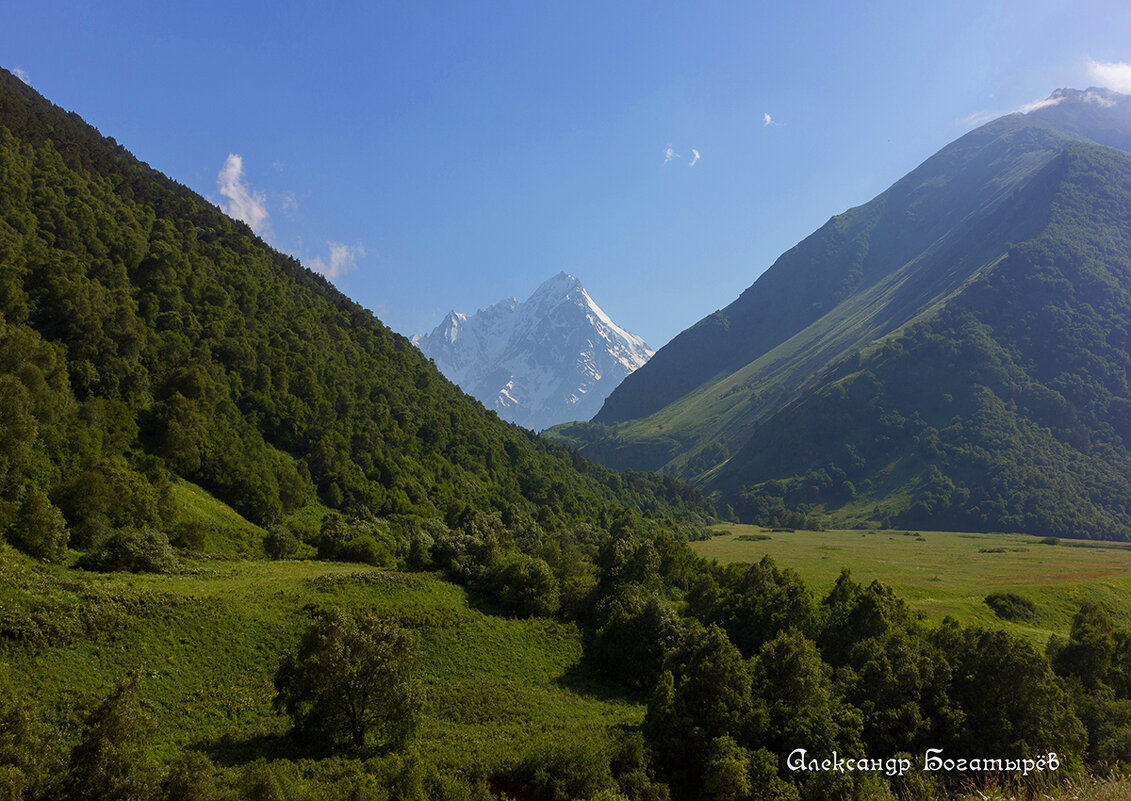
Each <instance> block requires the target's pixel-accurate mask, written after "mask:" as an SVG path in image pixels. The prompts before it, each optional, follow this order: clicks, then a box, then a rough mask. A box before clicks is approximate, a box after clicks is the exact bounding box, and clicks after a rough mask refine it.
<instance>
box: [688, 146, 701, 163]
mask: <svg viewBox="0 0 1131 801" xmlns="http://www.w3.org/2000/svg"><path fill="white" fill-rule="evenodd" d="M697 161H699V151H698V150H696V149H695V148H691V161H689V162H687V166H688V167H694V166H695V162H697Z"/></svg>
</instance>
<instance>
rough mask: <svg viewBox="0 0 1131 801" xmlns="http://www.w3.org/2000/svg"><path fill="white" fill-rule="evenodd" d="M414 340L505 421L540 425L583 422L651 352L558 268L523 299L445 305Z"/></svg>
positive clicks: (466, 390)
mask: <svg viewBox="0 0 1131 801" xmlns="http://www.w3.org/2000/svg"><path fill="white" fill-rule="evenodd" d="M413 342H414V343H415V344H416V345H417V346H418V347H419V348H420V349H421V350H422V351H423V352H424V355H426V356H428V357H429V358H431V359H432V360H433V361H434V362H435V363H436V366H437V367H438V368H440V371H441V372H442V373H443V374H444V375H445V376H447V377H448V378H449V379H451V380H452V381H454V382H455V383H456V384H458V385H459V386H460V387H462V388H463V390H464V391H465V392H467V393H468V394H470V395H473V396H474V397H476V398H478V399H479V400H480V401H481V402H482V403H483V405H485V406H486V407H487V408H488V409H494V410H495V411H496V412H497V413H498V414H499V416H500V417H502V418H503V419H504V420H509V421H511V422H512V423H517V424H518V425H521V426H525V427H526V428H530V429H533V430H535V431H541V430H542V429H544V428H548V427H550V426H552V425H554V424H555V423H562V422H565V421H568V420H588V419H589V418H590V417H592V416H593V415H594V414H596V412H597V410H598V409H600V408H601V404H602V403H604V401H605V398H607V397H608V395H609V393H610V392H612V391H613V390H614V389H615V388H616V386H617V385H618V384H619V383H620V382H621V381H623V380H624V377H625V376H627V375H628V374H629V373H631V372H633V371H634V370H636V369H637V368H639V367H640V366H641V365H643V364H644V363H645V362H646V361H648V359H649V358H650V357H651V356H652V353H653V351H652V350H651V349H650V348H649V347H648V346H647V345H646V344H644V340H642V339H641V338H640V337H638V336H636V335H634V334H630V333H628V332H627V331H625V330H624V329H623V328H621V327H620V326H618V325H617V324H616V323H614V322H613V321H612V320H611V319H609V316H608V315H607V314H605V313H604V312H603V311H601V307H600V306H598V305H597V303H596V302H595V301H594V300H593V298H592V297H590V296H589V293H588V292H586V291H585V287H583V286H582V285H581V282H580V281H578V280H577V279H576V278H574V277H573V276H572V275H569V274H567V273H564V272H563V273H558V274H557V275H555V276H554V277H553V278H551V279H549V280H548V281H546V282H545V283H543V284H542V285H541V286H540V287H538V289H536V290H535V291H534V294H533V295H531V296H530V297H529V298H528V299H527V300H526V301H525V302H523V303H519V302H518V301H517V300H515V299H514V298H508V299H507V300H503V301H500V302H499V303H496V304H495V305H494V306H489V307H488V308H486V309H480V310H479V311H477V312H476V313H475V314H472V315H466V314H460V313H459V312H456V311H452V312H451V313H449V314H448V316H447V317H445V318H444V320H443V322H441V323H440V324H439V325H438V326H436V328H435V330H433V331H432V333H431V334H429V335H427V336H423V337H421V336H418V337H414V338H413Z"/></svg>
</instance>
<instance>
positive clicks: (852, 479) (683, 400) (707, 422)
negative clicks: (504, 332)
mask: <svg viewBox="0 0 1131 801" xmlns="http://www.w3.org/2000/svg"><path fill="white" fill-rule="evenodd" d="M1056 98H1060V100H1059V102H1057V103H1056V104H1054V105H1051V106H1049V107H1047V108H1046V109H1042V110H1041V111H1040V112H1034V113H1032V114H1029V115H1020V114H1017V115H1010V116H1008V117H1004V118H1002V119H1000V120H997V121H995V122H993V123H990V124H988V125H986V126H984V127H982V128H980V129H978V130H977V131H974V132H972V133H970V134H968V135H966V136H965V137H963V138H961V139H959V140H958V141H956V142H955V143H953V144H952V145H950V146H948V147H947V148H944V149H943V150H942V151H940V152H939V153H938V154H936V155H935V156H933V157H932V158H931V159H929V160H928V161H927V162H925V163H924V164H923V165H922V166H921V167H919V168H918V169H917V170H915V171H913V172H912V173H910V174H909V175H908V176H907V177H906V178H904V179H903V180H901V181H900V182H898V183H897V184H895V185H894V186H893V187H892V188H891V189H889V190H888V191H887V192H885V193H883V194H882V195H880V196H879V197H877V198H876V199H875V200H873V201H872V202H870V203H868V204H866V205H865V206H861V207H859V208H857V209H853V210H851V211H849V212H846V213H845V214H843V215H840V216H839V217H836V218H834V219H833V220H831V221H830V222H829V223H828V224H827V225H826V226H824V227H823V228H822V229H820V230H819V231H818V232H817V233H815V234H814V235H813V236H811V237H809V238H808V239H806V240H805V241H804V242H802V243H801V244H799V245H798V246H797V247H796V248H794V249H793V250H791V251H790V252H789V253H787V254H785V255H784V256H782V258H781V259H779V260H778V262H777V263H776V264H775V265H774V267H772V268H771V269H770V270H768V271H767V272H766V274H765V275H763V276H762V277H761V278H759V279H758V281H757V282H756V283H755V284H754V285H753V286H752V287H751V288H750V289H748V290H747V291H746V292H745V293H743V295H742V297H740V298H739V299H738V300H737V301H735V303H733V304H732V305H731V306H729V307H728V308H727V309H725V310H723V311H721V312H718V313H716V315H713V316H712V317H710V318H707V319H706V320H704V321H702V322H700V323H699V324H697V325H696V326H694V327H693V328H691V329H689V330H688V331H687V332H685V333H684V334H682V335H680V337H677V338H676V340H673V342H672V343H671V344H670V345H669V346H667V347H665V348H663V349H661V350H660V351H659V352H658V353H657V354H656V356H655V357H653V359H652V360H650V362H649V363H648V364H647V365H645V366H644V367H643V368H641V369H640V370H639V371H637V372H636V373H634V374H633V375H632V376H630V377H629V378H628V379H626V381H625V382H624V383H623V384H622V385H621V387H620V388H618V390H617V391H616V392H615V393H614V394H613V396H611V397H610V398H609V401H608V402H607V403H606V405H605V407H604V408H603V409H602V411H601V413H600V414H599V415H598V416H597V417H596V418H595V420H594V423H593V424H588V425H586V424H577V425H574V426H567V427H561V428H559V429H556V430H555V432H554V433H555V434H556V435H557V436H558V438H559V439H561V440H562V441H566V442H570V443H571V444H573V445H575V446H581V447H582V452H583V453H584V454H586V455H589V456H592V457H594V458H597V459H599V460H601V461H603V462H605V463H608V464H614V465H617V466H620V467H626V466H632V467H636V468H641V467H647V468H649V469H660V468H663V469H665V470H668V471H670V472H673V473H674V474H676V475H679V476H681V477H683V478H686V479H689V480H692V481H693V482H694V483H696V484H697V485H698V486H700V487H701V488H703V489H705V490H706V491H709V492H717V493H718V496H717V498H718V501H719V505H720V507H725V506H726V505H730V506H731V507H732V509H733V511H734V512H735V513H736V514H737V515H738V516H739V517H740V518H742V519H744V520H759V521H763V522H772V521H775V520H776V521H778V522H786V521H790V522H794V523H796V522H799V521H801V520H804V519H805V518H806V517H808V516H810V515H811V514H812V513H813V512H823V513H826V514H827V513H832V514H833V519H835V520H839V521H840V522H842V523H860V524H869V525H870V524H877V523H884V522H888V523H892V524H897V525H904V526H924V527H933V528H950V529H955V528H957V529H978V530H995V529H996V530H1020V531H1029V532H1032V533H1047V534H1057V535H1068V536H1089V537H1114V538H1120V539H1122V538H1126V537H1127V536H1128V535H1129V534H1131V487H1129V486H1128V482H1126V480H1125V479H1124V478H1122V477H1123V476H1126V475H1127V469H1128V466H1131V432H1129V430H1128V427H1127V426H1128V425H1129V422H1128V421H1129V420H1131V415H1129V414H1128V411H1129V410H1131V405H1129V404H1131V388H1129V385H1128V379H1127V375H1128V367H1129V366H1131V364H1129V363H1131V355H1129V351H1131V338H1129V328H1128V324H1129V323H1128V321H1129V319H1131V260H1129V256H1128V253H1129V251H1128V235H1129V231H1131V195H1129V176H1131V171H1129V165H1131V161H1129V158H1128V156H1127V154H1125V153H1123V152H1120V151H1117V150H1113V149H1109V148H1107V147H1099V146H1096V145H1095V144H1092V143H1090V142H1089V141H1086V135H1087V134H1088V133H1090V132H1094V133H1095V136H1096V138H1097V139H1102V140H1103V141H1106V142H1110V143H1112V144H1117V145H1121V146H1122V145H1125V144H1126V142H1127V141H1131V98H1127V97H1124V96H1121V95H1115V94H1113V93H1107V92H1104V91H1102V90H1088V91H1087V92H1070V91H1063V92H1059V93H1058V94H1057V95H1054V99H1056ZM1120 131H1122V132H1123V133H1122V134H1120V133H1119V132H1120ZM652 384H655V387H653V386H652ZM661 387H668V388H670V389H667V390H662V389H659V388H661Z"/></svg>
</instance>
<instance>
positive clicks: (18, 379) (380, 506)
mask: <svg viewBox="0 0 1131 801" xmlns="http://www.w3.org/2000/svg"><path fill="white" fill-rule="evenodd" d="M1115 244H1116V245H1118V243H1115ZM1038 256H1039V254H1033V258H1037V257H1038ZM1085 266H1086V265H1085ZM1093 302H1094V301H1093ZM1034 347H1040V343H1035V344H1034ZM1101 367H1102V365H1097V367H1096V369H1097V370H1101ZM1100 402H1108V403H1110V402H1111V401H1110V399H1108V398H1106V397H1101V398H1099V399H1098V400H1097V403H1100ZM0 423H2V426H0V532H3V539H4V540H5V542H3V543H0V796H2V797H4V798H10V799H35V800H36V801H40V800H43V801H47V800H48V799H62V798H66V799H86V798H90V799H138V800H142V799H169V800H170V801H172V800H173V799H180V800H182V801H183V800H185V799H198V800H202V799H236V798H246V799H253V800H254V801H259V800H260V799H264V800H267V799H271V800H275V799H308V798H309V799H314V798H330V799H355V800H359V799H365V800H367V801H368V800H370V799H372V800H373V801H379V800H380V799H414V800H415V799H453V801H454V800H455V799H488V798H511V799H538V800H539V801H542V800H544V801H561V800H564V799H572V798H577V799H604V801H617V799H631V800H632V801H663V799H676V800H677V801H682V800H683V799H781V800H782V801H786V800H789V799H806V801H809V800H810V799H811V800H812V801H816V800H817V799H827V798H838V797H839V798H858V799H866V798H891V797H893V794H897V795H898V796H899V797H904V798H916V799H928V798H934V797H936V796H937V795H939V794H947V793H952V792H957V791H958V790H959V789H961V788H962V787H963V786H965V784H964V783H965V782H967V781H969V777H970V774H969V773H968V772H965V773H964V772H961V771H960V772H952V771H948V770H946V769H944V770H933V771H932V770H924V769H923V768H922V755H923V753H924V750H925V749H928V748H937V749H943V753H944V754H946V755H947V756H948V757H950V756H953V757H964V758H979V759H983V758H993V759H1001V760H1009V761H1010V764H1015V765H1016V766H1017V769H1016V770H1013V769H1009V768H1005V769H1002V770H998V771H997V772H991V773H987V772H986V771H976V773H977V774H978V777H979V778H985V779H987V780H989V781H991V782H993V781H1000V782H1004V783H1008V784H1010V785H1020V786H1025V787H1028V788H1030V789H1041V788H1047V787H1051V786H1052V785H1053V784H1058V783H1060V782H1062V781H1065V780H1070V781H1081V782H1083V781H1086V780H1087V778H1088V776H1089V773H1088V771H1091V772H1092V773H1091V775H1093V776H1095V775H1100V774H1103V773H1106V772H1107V771H1108V770H1110V769H1113V768H1116V769H1117V768H1119V767H1126V766H1128V765H1129V764H1131V632H1128V631H1127V630H1126V629H1124V628H1121V627H1120V626H1118V625H1116V623H1115V622H1113V620H1112V615H1111V614H1110V611H1109V610H1106V609H1104V608H1102V607H1100V606H1096V605H1084V606H1082V607H1081V608H1080V610H1079V613H1078V614H1077V615H1076V618H1075V621H1074V623H1073V625H1072V628H1071V631H1070V632H1069V633H1068V636H1067V637H1065V638H1060V639H1054V640H1053V641H1052V642H1049V643H1048V645H1047V649H1045V650H1044V651H1043V652H1042V650H1041V649H1039V648H1037V647H1034V646H1033V645H1031V644H1029V643H1028V642H1026V641H1024V640H1021V639H1018V638H1017V637H1015V636H1012V635H1010V634H1008V633H1006V632H1004V631H998V630H987V629H982V628H978V627H975V626H964V625H962V624H960V623H959V622H957V621H954V620H946V621H944V622H942V623H941V624H930V623H928V622H926V621H925V620H923V619H921V618H920V617H919V616H918V615H916V614H914V613H913V612H912V611H911V610H910V608H909V607H908V606H907V605H906V604H905V603H904V602H903V601H901V600H899V599H898V598H897V597H896V596H895V595H894V593H893V592H892V591H891V590H890V589H888V588H886V587H884V586H882V585H880V584H878V583H873V584H870V585H867V586H863V585H861V584H859V583H857V582H855V581H854V580H853V579H852V578H851V576H850V575H849V574H848V573H847V572H846V573H844V574H842V575H841V577H840V579H839V580H838V581H837V582H836V584H835V586H834V587H833V588H832V590H831V591H830V592H828V593H825V594H823V595H818V594H815V593H814V592H813V591H812V589H811V588H809V587H807V586H805V584H804V583H803V582H802V581H801V580H800V579H799V578H798V576H797V575H796V574H795V573H794V572H792V571H791V570H789V569H782V568H779V567H778V566H777V565H775V564H774V563H773V562H772V561H770V560H768V559H765V560H763V561H761V562H760V563H758V564H755V565H736V566H728V567H720V566H718V565H716V564H714V563H709V562H706V561H704V560H702V559H700V558H699V557H697V556H695V555H694V553H693V552H692V550H691V549H690V547H689V546H688V544H687V540H688V539H689V538H692V537H698V536H705V535H706V532H705V529H704V523H705V522H708V521H709V520H710V515H709V510H708V507H707V506H706V504H705V502H704V500H703V499H702V498H701V496H699V495H698V494H697V493H696V492H695V491H693V490H690V489H688V488H687V487H686V486H684V485H682V484H680V483H679V482H677V481H675V480H674V479H672V478H670V477H664V476H657V475H650V474H634V473H625V474H618V473H615V472H613V471H611V470H608V469H606V468H602V467H597V466H594V465H592V464H590V463H588V462H586V461H585V460H584V459H582V458H580V457H579V456H577V455H576V454H574V453H572V452H571V451H569V450H567V449H565V448H563V447H560V446H557V445H552V444H549V443H546V442H543V441H542V440H539V439H538V438H537V437H535V436H534V435H533V434H531V433H530V432H527V431H524V430H522V429H519V428H516V427H514V426H510V425H506V424H504V423H501V422H500V421H498V420H497V419H496V418H495V417H494V416H493V415H491V414H489V413H487V412H486V411H484V410H483V408H482V407H481V406H479V405H478V404H477V403H475V402H474V401H473V400H471V399H470V398H468V397H467V396H465V395H463V394H462V393H461V392H459V391H458V390H457V389H456V388H455V387H453V386H452V385H451V384H450V383H448V382H447V381H445V380H444V379H443V378H442V377H441V376H440V375H439V374H438V373H437V372H436V370H435V369H434V367H432V365H430V364H429V363H428V362H427V361H426V360H425V359H424V358H423V357H422V356H421V355H420V354H419V352H418V351H416V350H415V349H414V348H413V347H412V346H411V345H410V344H409V343H408V342H407V340H405V339H403V338H402V337H399V336H397V335H395V334H393V333H391V332H390V331H388V330H387V329H386V328H385V327H384V326H382V325H381V323H380V322H378V321H377V320H376V319H375V318H373V316H372V315H370V314H369V313H368V312H366V311H365V310H364V309H361V308H360V307H358V306H356V305H355V304H353V303H351V302H350V301H349V300H348V299H346V298H344V297H343V296H341V295H340V294H339V293H338V292H336V291H335V290H334V289H333V288H332V287H331V286H330V285H328V284H327V283H326V282H324V281H323V280H321V279H320V278H318V277H317V276H315V275H313V274H312V273H310V272H308V271H306V270H305V269H304V268H302V267H301V265H299V264H298V263H297V262H295V261H293V260H291V259H289V258H287V257H285V256H281V255H280V254H277V253H275V252H273V251H271V250H270V249H269V248H267V247H266V246H265V245H264V244H263V243H262V242H259V241H258V240H256V239H255V237H254V236H252V235H251V233H250V231H248V230H247V229H246V228H245V227H244V226H242V225H240V224H238V223H234V222H232V221H231V220H229V219H227V218H226V217H224V216H223V215H222V214H220V212H219V211H218V210H217V209H215V208H214V207H212V206H211V205H209V204H207V203H206V202H205V201H203V200H202V199H201V198H199V197H197V196H195V195H193V194H192V193H191V192H189V191H188V190H186V189H184V188H183V187H179V186H177V185H176V184H174V183H173V182H171V181H169V180H168V179H165V178H163V177H161V176H160V175H158V174H156V173H155V172H153V171H151V170H149V169H148V168H146V167H145V166H144V165H141V164H139V163H137V162H136V161H135V160H133V159H132V157H130V156H129V155H128V154H127V153H126V152H125V151H124V150H122V149H121V148H119V147H117V146H116V145H114V143H113V142H111V141H109V140H105V139H102V138H101V137H100V136H99V135H97V133H96V132H95V131H93V130H92V129H90V128H89V127H88V126H86V125H85V124H84V123H83V122H82V121H81V120H79V119H78V118H77V117H75V116H73V115H69V114H67V113H65V112H63V111H62V110H60V109H57V108H54V107H52V106H51V105H50V104H48V103H47V102H46V101H44V100H43V99H42V98H39V97H38V96H37V95H35V93H34V92H33V91H32V90H31V89H29V88H27V87H26V86H25V85H24V84H23V83H22V82H19V81H18V80H16V79H15V78H13V77H12V76H11V75H9V74H7V73H2V74H0ZM1124 433H1125V432H1123V433H1120V432H1113V436H1116V435H1118V436H1123V435H1124ZM1097 446H1098V444H1097ZM200 488H205V489H207V490H209V491H210V492H211V493H212V496H214V497H212V496H208V495H207V493H204V491H203V490H202V489H200ZM189 498H195V499H197V503H198V505H197V506H190V504H189V503H188V500H187V499H189ZM201 498H204V500H200V499H201ZM205 507H206V510H207V512H208V514H207V515H206V514H204V512H202V511H201V509H202V508H205ZM236 512H238V513H239V514H241V515H242V516H243V517H244V518H246V520H240V522H239V525H241V526H243V527H244V530H249V531H251V532H253V533H254V535H255V536H256V537H258V541H257V542H256V553H253V554H250V553H246V552H242V551H239V550H237V549H234V548H227V549H226V547H225V546H224V544H223V541H221V545H220V546H216V544H215V543H216V540H208V539H207V537H206V536H205V533H204V532H202V529H203V528H205V527H207V526H208V525H212V524H211V523H208V522H206V521H211V520H215V519H218V517H217V516H223V515H226V516H227V517H226V518H225V519H234V520H239V516H238V515H237V514H236ZM209 515H211V516H209ZM248 521H250V522H248ZM268 560H270V561H268ZM343 563H352V564H349V565H344V564H343ZM1024 601H1025V599H1008V598H1007V599H1005V602H1004V605H1002V608H1003V609H1007V610H1009V609H1015V608H1020V609H1024V607H1025V603H1024ZM532 643H533V644H532ZM575 647H576V652H577V653H574V652H573V651H572V650H571V649H573V648H575ZM524 648H526V650H525V651H524V650H523V649H524ZM539 649H541V650H539ZM500 651H501V652H502V653H503V657H497V656H496V657H493V658H496V659H497V660H498V661H496V662H494V663H492V671H494V672H501V671H503V670H516V665H515V664H514V663H516V662H521V661H522V659H523V658H524V656H523V655H524V654H527V655H530V654H534V655H536V656H537V657H538V659H541V660H542V661H543V662H552V661H553V660H552V659H550V658H549V657H548V656H547V654H551V653H552V654H557V655H558V656H555V657H554V659H557V660H558V662H556V663H555V664H568V669H566V670H564V672H563V673H562V674H561V675H560V676H558V677H557V678H555V679H554V681H553V682H551V684H552V685H553V686H551V687H549V688H548V689H545V692H546V693H547V695H548V697H550V698H552V699H553V706H552V710H553V712H552V715H551V717H553V718H554V720H553V721H552V722H550V723H546V722H545V721H542V722H541V723H540V724H538V725H536V724H535V723H534V722H531V721H534V720H535V712H536V711H537V710H536V709H535V704H534V702H533V701H531V700H530V698H531V697H532V694H531V691H530V690H529V688H528V687H525V686H524V685H522V684H521V682H520V681H519V680H518V679H517V678H515V679H513V680H511V681H510V683H509V684H508V683H494V684H493V683H491V679H492V676H490V675H483V674H480V678H479V679H478V680H474V681H473V680H470V679H468V678H467V676H466V675H464V674H465V673H467V674H470V673H471V671H472V670H473V668H474V667H475V665H476V663H478V662H479V661H482V660H484V659H486V657H487V654H488V653H489V652H490V653H492V654H498V653H499V652H500ZM461 654H462V655H461ZM562 654H564V656H562ZM460 659H463V661H462V662H460V661H459V660H460ZM531 661H534V659H533V657H531ZM182 662H183V663H185V664H184V665H182V664H181V663H182ZM453 665H457V667H453ZM519 667H525V666H519ZM535 669H538V670H542V671H543V673H545V672H547V671H548V669H546V668H545V667H544V666H541V667H540V666H537V665H535V666H532V667H531V670H535ZM550 672H552V671H550ZM264 675H269V676H270V679H269V680H268V681H267V682H266V685H265V682H264V680H263V678H264ZM514 675H515V676H518V675H519V674H518V673H515V674H514ZM231 682H236V683H235V684H232V683H231ZM240 682H242V683H240ZM425 687H427V688H428V692H425ZM216 688H219V690H217V689H216ZM602 705H603V706H602ZM265 707H266V708H267V711H263V710H264V708H265ZM594 707H599V709H600V710H602V711H601V713H600V715H598V716H597V718H598V722H593V721H592V720H590V721H589V722H585V723H584V724H583V723H582V722H577V723H576V725H575V718H579V717H580V716H581V712H579V710H584V709H590V710H591V709H592V708H594ZM626 709H627V711H626ZM257 710H258V711H257ZM634 710H639V715H638V716H637V717H636V718H633V717H632V716H633V715H634V714H636V713H635V712H634ZM257 715H258V717H256V716H257ZM602 715H604V716H605V717H602ZM248 721H251V724H249V723H248ZM280 721H285V724H283V723H280ZM420 721H424V722H423V723H421V722H420ZM252 724H254V725H252ZM539 725H540V726H542V728H541V729H539V728H538V726H539ZM241 726H250V727H251V728H250V730H247V729H241V728H240V727H241ZM255 726H259V727H260V728H255ZM281 726H285V729H283V730H280V727H281ZM476 726H479V727H480V728H475V727H476ZM508 727H509V728H508ZM495 729H498V730H500V731H503V732H504V738H505V742H503V743H502V744H500V743H498V742H496V743H495V744H494V745H492V746H491V748H490V749H487V748H486V747H485V746H482V745H481V744H480V743H479V742H477V740H476V737H475V736H474V735H473V734H472V735H469V734H468V732H472V733H475V732H478V733H479V734H481V735H483V734H485V733H490V732H491V731H494V730H495ZM155 731H159V732H161V736H160V737H154V732H155ZM425 736H427V737H429V738H431V739H429V740H428V741H427V742H428V743H430V744H433V745H434V746H435V748H434V749H433V750H432V751H425V750H423V749H417V748H416V747H415V746H414V743H417V742H420V741H421V739H422V738H424V737H425ZM798 748H805V749H807V751H808V752H809V753H810V754H811V755H812V756H814V757H817V758H820V759H824V758H826V757H828V756H829V755H831V752H832V751H834V750H835V751H837V752H838V753H840V754H841V755H851V756H853V757H863V756H868V757H875V758H882V759H885V760H895V763H889V764H897V763H898V760H900V759H904V758H906V759H908V760H909V761H910V762H911V763H912V766H913V767H912V769H909V770H901V771H892V770H888V769H868V770H849V771H836V770H811V769H798V768H796V767H793V766H791V762H790V756H789V755H790V754H791V753H792V752H794V751H795V750H796V749H798ZM1027 759H1028V760H1033V761H1034V767H1032V768H1025V773H1026V775H1024V776H1022V775H1020V774H1021V766H1023V765H1025V764H1026V763H1024V760H1027ZM1036 760H1041V762H1040V765H1041V766H1040V767H1039V768H1037V767H1035V763H1036ZM1053 763H1055V769H1054V768H1053Z"/></svg>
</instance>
